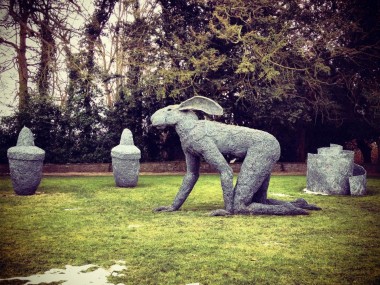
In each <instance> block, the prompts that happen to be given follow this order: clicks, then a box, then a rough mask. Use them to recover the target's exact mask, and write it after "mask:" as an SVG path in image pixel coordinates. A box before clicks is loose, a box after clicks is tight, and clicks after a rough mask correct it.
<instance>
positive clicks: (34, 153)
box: [7, 127, 45, 195]
mask: <svg viewBox="0 0 380 285" xmlns="http://www.w3.org/2000/svg"><path fill="white" fill-rule="evenodd" d="M7 156H8V160H9V170H10V174H11V180H12V185H13V189H14V191H15V192H16V194H17V195H33V194H34V193H35V192H36V190H37V188H38V185H40V182H41V179H42V166H43V161H44V158H45V151H44V150H43V149H41V148H39V147H36V146H35V145H34V137H33V134H32V132H31V131H30V129H28V128H27V127H23V128H22V130H21V132H20V134H19V136H18V140H17V145H16V146H14V147H11V148H9V149H8V152H7Z"/></svg>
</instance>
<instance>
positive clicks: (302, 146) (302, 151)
mask: <svg viewBox="0 0 380 285" xmlns="http://www.w3.org/2000/svg"><path fill="white" fill-rule="evenodd" d="M297 142H298V145H297V162H305V160H306V131H305V129H304V128H301V129H300V130H298V132H297Z"/></svg>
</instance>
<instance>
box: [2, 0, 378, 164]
mask: <svg viewBox="0 0 380 285" xmlns="http://www.w3.org/2000/svg"><path fill="white" fill-rule="evenodd" d="M52 3H53V2H51V1H46V0H38V1H27V0H9V1H5V2H4V4H0V9H1V10H2V11H3V14H4V15H5V17H3V19H2V20H1V21H0V25H1V26H2V29H4V31H6V33H3V35H2V36H0V44H1V45H2V46H4V47H8V48H12V49H13V50H14V55H15V57H14V62H16V69H17V71H18V75H19V76H18V80H17V82H18V90H17V95H18V102H19V106H18V108H17V110H15V113H14V115H12V116H9V117H3V118H2V124H1V127H0V134H1V136H0V140H1V141H0V145H1V149H0V151H1V153H0V155H1V156H0V160H1V162H6V150H7V148H9V147H10V146H12V145H14V144H15V142H16V139H17V134H18V132H19V130H20V129H21V127H22V126H23V125H26V126H28V127H30V128H31V129H32V131H33V132H34V133H35V134H36V144H37V145H38V146H40V147H42V148H44V149H45V150H46V151H47V158H46V161H47V162H55V163H67V162H105V161H110V149H111V148H112V147H113V146H115V145H117V144H118V141H119V139H120V134H121V132H122V130H123V128H129V129H131V131H132V132H133V134H134V136H135V143H136V145H137V146H138V147H139V148H140V149H141V150H142V153H143V160H164V159H179V158H181V155H182V154H181V150H180V148H179V145H178V138H177V136H176V134H175V133H174V132H173V131H172V130H168V131H166V132H158V131H157V130H154V129H152V128H150V126H149V117H150V115H151V114H152V113H153V112H154V111H155V110H157V109H158V108H160V107H162V106H165V105H167V104H171V103H178V102H180V101H181V100H184V99H187V98H189V97H191V96H193V95H202V96H206V97H209V98H212V99H214V100H216V101H218V102H219V103H220V104H221V105H222V106H223V108H224V109H225V115H223V117H221V118H216V119H217V120H220V121H223V122H226V123H229V124H238V125H243V126H248V127H253V128H259V129H264V130H267V131H269V132H271V133H273V134H274V135H275V136H276V137H278V139H279V140H280V143H281V145H282V150H283V153H282V157H281V159H282V160H283V161H304V160H305V158H306V153H307V152H314V151H315V150H316V148H317V147H320V146H325V145H328V144H329V143H340V144H345V142H347V141H350V140H352V139H357V140H358V142H359V144H358V145H359V146H361V147H362V148H363V150H364V146H362V145H365V144H363V143H362V142H364V141H365V142H371V141H377V143H378V145H379V144H380V141H379V135H380V127H379V126H380V91H379V90H380V86H379V82H380V81H379V76H380V53H379V49H380V36H379V35H380V33H379V32H380V31H379V30H380V29H379V28H380V27H379V21H378V19H379V16H380V7H379V6H380V4H379V2H378V1H374V0H364V1H360V0H352V1H343V0H288V1H275V2H274V1H269V0H259V1H243V0H209V1H200V0H179V1H169V0H150V1H138V0H130V1H117V0H94V3H93V6H92V9H90V10H89V11H88V12H87V14H86V10H85V9H84V7H82V6H81V5H80V3H79V1H76V0H70V1H56V2H54V3H53V4H52ZM73 15H74V16H75V17H80V16H81V17H82V18H83V20H82V22H83V23H82V24H81V28H80V29H78V28H75V27H74V25H73V24H72V18H73ZM75 17H74V18H75ZM14 27H16V29H14ZM15 36H16V37H17V39H18V40H16V41H15V40H14V39H15ZM31 54H32V55H33V56H31ZM28 56H29V58H28ZM62 59H63V60H62ZM3 65H4V63H3ZM2 70H3V71H5V70H6V68H3V69H2ZM62 73H64V74H65V75H66V77H65V78H66V79H65V80H62V79H60V78H61V77H62Z"/></svg>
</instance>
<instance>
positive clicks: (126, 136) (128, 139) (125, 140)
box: [120, 129, 134, 145]
mask: <svg viewBox="0 0 380 285" xmlns="http://www.w3.org/2000/svg"><path fill="white" fill-rule="evenodd" d="M120 145H134V142H133V135H132V132H131V131H130V130H129V129H124V130H123V133H122V134H121V138H120Z"/></svg>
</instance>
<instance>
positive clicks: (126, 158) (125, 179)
mask: <svg viewBox="0 0 380 285" xmlns="http://www.w3.org/2000/svg"><path fill="white" fill-rule="evenodd" d="M111 157H112V171H113V176H114V178H115V183H116V185H117V186H118V187H135V186H136V185H137V182H138V177H139V172H140V158H141V152H140V150H139V149H138V148H137V147H136V146H135V145H134V143H133V136H132V133H131V131H130V130H128V129H124V131H123V133H122V135H121V139H120V144H119V145H118V146H115V147H114V148H113V149H112V150H111Z"/></svg>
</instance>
